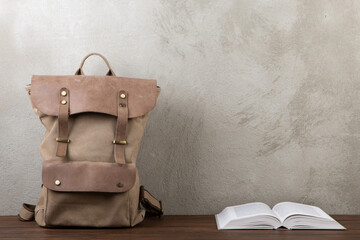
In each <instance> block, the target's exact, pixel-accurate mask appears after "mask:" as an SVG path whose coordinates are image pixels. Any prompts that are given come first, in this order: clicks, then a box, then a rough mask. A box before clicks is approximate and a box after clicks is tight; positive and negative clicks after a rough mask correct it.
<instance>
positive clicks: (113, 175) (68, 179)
mask: <svg viewBox="0 0 360 240" xmlns="http://www.w3.org/2000/svg"><path fill="white" fill-rule="evenodd" d="M135 179H136V167H135V164H118V163H109V162H88V161H65V160H48V161H44V162H43V167H42V181H43V184H44V186H45V187H46V188H48V189H51V190H54V191H61V192H112V193H119V192H126V191H128V190H130V189H131V188H132V187H133V186H134V184H135Z"/></svg>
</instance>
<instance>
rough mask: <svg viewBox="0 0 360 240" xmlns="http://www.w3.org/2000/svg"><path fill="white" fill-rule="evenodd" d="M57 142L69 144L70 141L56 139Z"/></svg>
mask: <svg viewBox="0 0 360 240" xmlns="http://www.w3.org/2000/svg"><path fill="white" fill-rule="evenodd" d="M56 141H57V142H62V143H69V142H70V139H68V138H56Z"/></svg>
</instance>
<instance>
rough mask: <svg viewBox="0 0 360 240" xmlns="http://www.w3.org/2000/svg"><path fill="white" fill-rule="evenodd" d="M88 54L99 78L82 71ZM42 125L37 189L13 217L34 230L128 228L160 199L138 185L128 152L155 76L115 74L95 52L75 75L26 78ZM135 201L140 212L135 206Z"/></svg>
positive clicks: (157, 210)
mask: <svg viewBox="0 0 360 240" xmlns="http://www.w3.org/2000/svg"><path fill="white" fill-rule="evenodd" d="M91 55H98V56H100V57H101V58H102V59H103V60H104V61H105V63H106V64H107V66H108V68H109V71H108V72H107V74H106V76H85V75H84V73H83V71H82V67H83V65H84V62H85V60H86V59H87V58H88V57H89V56H91ZM26 89H27V92H28V94H29V97H30V99H31V103H32V107H33V109H34V111H35V113H36V115H37V116H38V117H39V119H40V121H41V123H42V124H43V125H44V126H45V128H46V132H45V136H44V138H43V141H42V143H41V145H40V153H41V156H42V158H43V165H42V184H43V185H42V190H41V194H40V197H39V200H38V202H37V204H36V206H35V205H30V204H23V206H22V208H21V209H20V213H19V215H18V216H19V219H20V220H22V221H32V220H34V219H35V221H36V222H37V224H38V225H39V226H42V227H58V226H62V227H130V226H135V225H136V224H138V223H140V222H141V221H142V220H143V219H144V217H145V212H147V213H151V214H157V215H159V216H160V215H162V213H163V210H162V204H161V202H160V201H158V200H156V199H155V198H154V197H153V196H152V195H151V194H150V193H149V192H148V191H146V190H145V189H144V188H143V187H142V186H140V182H139V176H138V172H137V168H136V157H137V155H138V152H139V147H140V141H141V138H142V135H143V132H144V129H145V125H146V121H147V119H148V114H149V112H150V111H151V110H152V109H153V108H154V107H155V104H156V100H157V97H158V95H159V93H160V88H159V87H158V86H157V83H156V80H148V79H135V78H124V77H116V76H115V74H114V72H113V71H112V69H111V68H110V65H109V63H108V61H107V60H106V59H105V58H104V56H102V55H101V54H98V53H91V54H89V55H87V56H86V57H85V58H84V60H83V61H82V63H81V65H80V68H79V69H78V70H77V71H76V73H75V75H70V76H33V77H32V80H31V84H29V85H28V86H27V87H26ZM140 204H141V205H142V206H143V208H145V209H143V208H142V207H141V205H140Z"/></svg>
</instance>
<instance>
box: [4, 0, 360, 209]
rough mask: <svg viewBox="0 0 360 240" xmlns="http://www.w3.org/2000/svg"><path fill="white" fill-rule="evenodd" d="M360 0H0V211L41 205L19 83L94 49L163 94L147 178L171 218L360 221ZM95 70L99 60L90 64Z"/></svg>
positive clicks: (66, 69) (64, 67) (151, 129)
mask: <svg viewBox="0 0 360 240" xmlns="http://www.w3.org/2000/svg"><path fill="white" fill-rule="evenodd" d="M359 11H360V2H359V1H300V0H298V1H253V0H247V1H238V0H232V1H226V0H224V1H220V0H218V1H210V0H209V1H205V0H202V1H195V0H194V1H175V0H174V1H160V0H159V1H158V0H142V1H141V0H139V1H115V0H114V1H70V0H62V1H13V0H7V1H6V0H0V34H1V35H0V36H1V37H0V76H1V77H0V81H1V88H0V111H1V112H0V123H1V125H0V126H1V127H0V128H1V134H0V146H1V148H0V159H1V162H0V168H1V174H0V183H1V184H0V192H1V195H0V214H16V213H17V210H18V208H19V206H20V204H21V203H22V202H23V201H27V202H35V201H36V198H37V197H38V194H39V192H40V185H41V177H40V176H41V174H40V173H41V172H40V169H41V158H40V154H39V147H38V146H39V144H40V141H41V138H42V135H43V133H44V129H43V127H42V125H41V124H40V122H39V121H38V119H37V118H36V117H35V115H34V114H33V112H32V109H31V105H30V103H29V101H28V99H27V95H26V93H25V90H24V86H25V85H26V84H27V83H29V82H30V78H31V75H32V74H51V75H65V74H72V73H74V71H75V70H76V68H77V67H78V64H79V63H80V61H81V59H82V57H83V56H84V55H86V54H87V53H89V52H94V51H96V52H100V53H103V54H104V55H105V56H106V57H107V58H108V59H109V61H110V63H111V65H112V67H113V69H114V70H115V72H116V73H117V75H121V76H128V77H140V78H155V79H157V80H158V84H159V85H160V86H161V87H162V89H163V91H162V94H161V97H160V98H159V101H158V105H157V107H156V109H155V110H154V111H153V112H152V113H151V117H150V120H149V123H148V126H147V129H146V132H145V135H144V139H143V142H142V147H141V152H140V154H139V159H138V163H139V164H138V165H139V171H140V174H141V180H142V182H143V184H145V185H146V186H147V187H148V188H149V189H150V190H151V191H153V192H154V194H155V195H157V196H159V198H161V199H162V200H163V203H164V205H165V208H166V213H167V214H213V213H216V212H219V211H220V210H221V209H223V208H224V207H225V206H228V205H234V204H241V203H246V202H251V201H263V202H266V203H268V204H270V205H272V204H275V203H277V202H279V201H296V202H304V203H308V204H315V205H318V206H320V207H322V208H323V209H324V210H326V211H328V212H330V213H347V214H349V213H352V214H355V213H357V214H360V202H359V200H360V187H359V185H360V174H359V173H360V161H359V155H360V135H359V134H360V94H359V90H360V79H359V74H360V68H359V66H360V14H359ZM84 70H85V72H86V73H88V74H103V73H105V72H106V68H105V65H104V64H103V63H101V61H100V60H99V59H96V58H93V59H90V60H89V62H88V63H87V65H86V66H85V69H84Z"/></svg>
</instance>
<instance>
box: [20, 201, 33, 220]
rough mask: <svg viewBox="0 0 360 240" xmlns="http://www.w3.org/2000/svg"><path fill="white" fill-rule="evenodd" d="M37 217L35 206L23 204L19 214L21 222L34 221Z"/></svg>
mask: <svg viewBox="0 0 360 240" xmlns="http://www.w3.org/2000/svg"><path fill="white" fill-rule="evenodd" d="M34 216H35V205H31V204H27V203H23V205H22V206H21V209H20V211H19V214H18V218H19V220H20V221H33V220H34Z"/></svg>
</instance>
